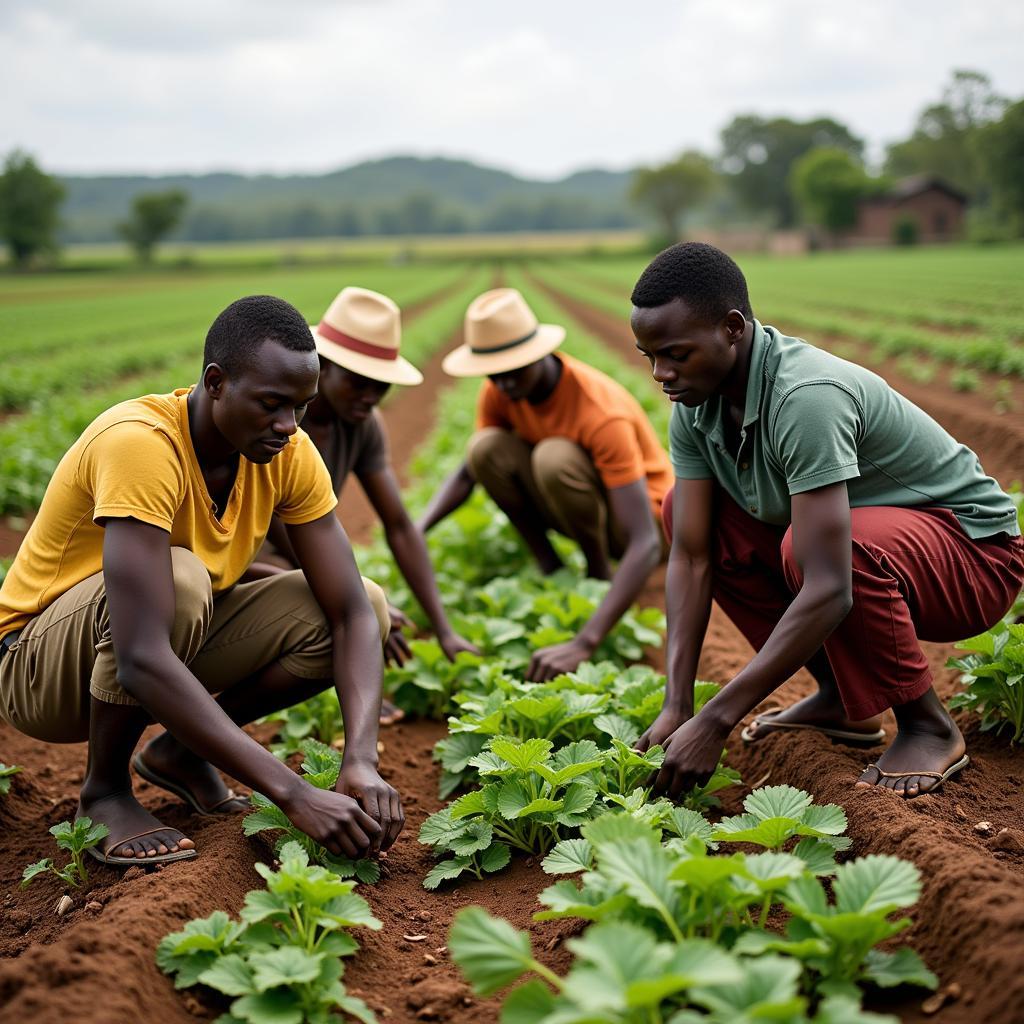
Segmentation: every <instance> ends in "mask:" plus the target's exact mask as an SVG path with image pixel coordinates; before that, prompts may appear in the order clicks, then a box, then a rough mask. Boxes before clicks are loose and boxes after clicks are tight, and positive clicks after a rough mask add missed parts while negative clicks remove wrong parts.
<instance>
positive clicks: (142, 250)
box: [117, 188, 188, 263]
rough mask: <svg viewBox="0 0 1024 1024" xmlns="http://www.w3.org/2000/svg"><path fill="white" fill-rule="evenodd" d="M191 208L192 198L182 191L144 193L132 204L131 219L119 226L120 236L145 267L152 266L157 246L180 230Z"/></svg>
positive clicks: (173, 189)
mask: <svg viewBox="0 0 1024 1024" xmlns="http://www.w3.org/2000/svg"><path fill="white" fill-rule="evenodd" d="M187 204H188V196H187V195H186V194H185V193H184V192H182V191H181V189H177V188H172V189H168V190H167V191H166V192H143V193H142V194H140V195H137V196H136V197H135V198H134V199H133V200H132V214H131V217H130V218H129V219H128V220H126V221H124V222H122V223H121V224H118V226H117V230H118V233H119V234H120V235H121V237H122V238H123V239H124V240H125V241H126V242H128V243H129V245H131V247H132V248H133V249H134V250H135V253H136V255H137V256H138V258H139V261H140V262H141V263H150V262H151V261H152V259H153V250H154V249H155V248H156V246H157V243H158V242H160V241H162V240H163V239H164V238H166V237H167V235H169V234H170V233H171V232H172V231H173V230H174V229H175V228H176V227H177V226H178V224H179V222H180V221H181V217H182V214H184V212H185V207H186V205H187Z"/></svg>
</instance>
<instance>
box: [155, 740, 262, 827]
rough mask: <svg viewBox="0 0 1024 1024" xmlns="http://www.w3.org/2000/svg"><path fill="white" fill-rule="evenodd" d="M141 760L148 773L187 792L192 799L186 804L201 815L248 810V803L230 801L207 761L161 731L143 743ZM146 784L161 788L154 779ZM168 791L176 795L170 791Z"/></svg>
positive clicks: (225, 788) (244, 801) (217, 775)
mask: <svg viewBox="0 0 1024 1024" xmlns="http://www.w3.org/2000/svg"><path fill="white" fill-rule="evenodd" d="M140 757H141V759H142V761H143V763H144V764H145V766H146V768H148V769H149V770H150V771H151V772H153V773H154V774H156V775H158V776H159V777H160V778H161V779H166V780H167V781H168V782H169V783H171V784H173V785H174V786H175V787H176V789H179V790H183V791H184V792H186V793H189V794H190V795H191V798H192V799H191V800H190V801H189V802H190V803H192V804H193V806H194V807H195V808H196V810H198V811H199V812H200V813H202V814H208V813H216V814H236V813H238V812H239V811H244V810H247V809H248V807H249V801H248V800H246V799H244V798H243V797H235V798H234V799H229V797H230V791H229V790H228V787H227V786H226V785H225V784H224V780H223V779H222V778H221V777H220V772H218V771H217V769H216V768H214V767H213V765H212V764H210V762H209V761H204V760H203V759H202V758H201V757H196V755H195V754H193V753H192V752H191V751H190V750H187V749H186V748H185V747H183V746H182V745H181V744H180V743H179V742H178V741H177V740H176V739H175V738H174V737H173V736H171V735H170V733H167V732H162V733H160V735H159V736H155V737H154V738H153V739H152V740H150V742H149V743H147V744H146V746H145V748H144V749H143V750H142V752H141V754H140ZM149 781H150V782H153V784H154V785H160V782H158V781H155V780H153V779H150V780H149ZM164 788H167V787H164ZM169 791H170V792H172V793H173V792H175V790H173V789H171V790H169ZM176 795H178V796H181V795H182V794H181V793H177V794H176Z"/></svg>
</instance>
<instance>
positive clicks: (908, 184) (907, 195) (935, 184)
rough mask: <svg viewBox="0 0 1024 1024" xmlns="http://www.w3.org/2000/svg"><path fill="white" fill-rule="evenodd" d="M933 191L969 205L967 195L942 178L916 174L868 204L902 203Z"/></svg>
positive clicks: (896, 183)
mask: <svg viewBox="0 0 1024 1024" xmlns="http://www.w3.org/2000/svg"><path fill="white" fill-rule="evenodd" d="M932 189H936V190H938V191H939V192H944V193H945V194H946V195H947V196H949V197H950V198H952V199H955V200H957V202H960V203H963V204H964V205H966V204H967V196H966V194H965V193H963V192H961V191H960V190H959V189H958V188H955V187H954V186H953V185H950V184H949V182H947V181H943V180H942V178H940V177H938V175H935V174H915V175H913V176H912V177H909V178H901V179H900V180H899V181H897V182H895V184H893V186H892V187H891V188H889V189H888V190H887V191H886V192H884V193H883V194H882V195H880V196H877V197H875V198H873V199H869V200H868V202H869V203H879V204H881V205H889V204H896V203H902V202H904V201H905V200H907V199H913V198H914V197H915V196H919V195H922V194H923V193H925V192H930V191H931V190H932Z"/></svg>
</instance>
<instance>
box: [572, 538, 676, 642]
mask: <svg viewBox="0 0 1024 1024" xmlns="http://www.w3.org/2000/svg"><path fill="white" fill-rule="evenodd" d="M659 553H660V545H659V544H658V539H657V537H656V536H655V535H654V534H653V533H652V534H651V535H650V536H649V537H643V538H641V539H638V540H635V541H631V542H630V543H629V544H628V545H627V547H626V550H625V552H624V553H623V555H622V559H621V561H620V562H619V567H618V569H617V570H616V572H615V575H614V576H613V577H612V584H611V586H610V587H609V588H608V593H606V594H605V596H604V600H602V601H601V603H600V604H599V605H598V607H597V611H595V612H594V614H593V615H592V616H591V617H590V620H589V621H588V622H587V624H586V625H585V626H584V627H583V629H581V630H580V633H579V639H580V640H581V641H583V643H585V644H586V645H587V647H589V648H590V650H591V651H593V650H595V649H596V648H597V646H598V644H600V643H601V641H602V640H603V639H604V638H605V637H606V636H607V635H608V633H609V632H610V631H611V629H612V627H613V626H614V625H615V623H617V622H618V621H619V619H621V618H622V616H623V615H624V614H625V612H626V611H627V610H628V608H629V606H630V605H631V604H633V602H634V601H635V600H636V599H637V597H638V596H639V594H640V591H641V590H643V588H644V584H645V583H646V582H647V578H648V577H649V576H650V574H651V571H652V570H653V569H654V567H655V566H656V565H657V564H658V557H659Z"/></svg>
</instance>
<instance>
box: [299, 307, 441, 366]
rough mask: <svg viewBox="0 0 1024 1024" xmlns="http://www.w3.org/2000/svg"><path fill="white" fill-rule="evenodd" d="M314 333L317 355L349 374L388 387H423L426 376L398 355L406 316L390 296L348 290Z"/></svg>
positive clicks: (325, 315) (330, 309)
mask: <svg viewBox="0 0 1024 1024" xmlns="http://www.w3.org/2000/svg"><path fill="white" fill-rule="evenodd" d="M310 330H312V332H313V340H314V341H315V342H316V350H317V352H319V353H320V355H322V356H323V357H324V359H329V360H330V361H331V362H332V363H337V364H338V365H339V366H343V367H344V368H345V369H346V370H351V371H352V372H353V373H358V374H360V375H362V376H363V377H369V378H370V379H371V380H379V381H383V382H384V383H385V384H422V383H423V374H422V373H420V371H419V370H417V369H416V367H415V366H413V365H412V363H410V362H409V361H408V360H407V359H403V358H402V357H401V356H400V355H399V354H398V346H399V345H400V344H401V340H402V314H401V312H400V310H399V308H398V306H396V305H395V303H394V302H392V300H391V299H389V298H388V297H387V296H386V295H381V294H380V293H379V292H371V291H370V290H369V289H367V288H351V287H350V288H344V289H342V291H340V292H339V293H338V296H337V298H336V299H335V300H334V301H333V302H332V303H331V305H330V306H329V307H328V310H327V312H326V313H324V316H323V319H322V320H321V321H320V323H319V324H316V325H315V326H313V327H311V328H310Z"/></svg>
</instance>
